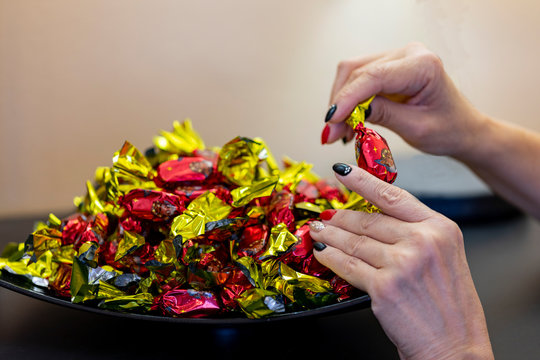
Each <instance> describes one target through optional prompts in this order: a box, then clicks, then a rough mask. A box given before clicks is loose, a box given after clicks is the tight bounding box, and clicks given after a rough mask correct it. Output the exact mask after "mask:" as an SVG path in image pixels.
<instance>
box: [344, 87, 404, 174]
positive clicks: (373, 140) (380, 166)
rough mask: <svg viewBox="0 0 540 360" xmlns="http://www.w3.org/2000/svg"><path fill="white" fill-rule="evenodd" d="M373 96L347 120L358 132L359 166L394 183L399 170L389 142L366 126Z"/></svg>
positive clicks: (357, 157)
mask: <svg viewBox="0 0 540 360" xmlns="http://www.w3.org/2000/svg"><path fill="white" fill-rule="evenodd" d="M373 98H374V97H371V98H370V99H369V100H367V101H365V102H363V103H361V104H359V105H358V106H357V107H356V108H355V109H354V110H353V112H352V113H351V115H350V116H349V117H348V118H347V120H346V121H345V122H346V123H347V124H348V125H349V126H351V127H352V128H353V129H354V131H355V132H356V141H355V155H356V162H357V163H358V166H359V167H360V168H362V169H364V170H366V171H367V172H369V173H370V174H372V175H374V176H376V177H378V178H379V179H381V180H384V181H386V182H388V183H393V182H394V180H396V177H397V170H396V166H395V164H394V159H393V157H392V152H391V151H390V148H389V147H388V143H387V142H386V140H385V139H384V138H383V137H382V136H381V135H379V134H378V133H377V132H376V131H375V130H372V129H368V128H366V127H365V126H364V123H365V119H366V117H367V116H369V114H370V113H371V105H370V104H371V101H372V100H373Z"/></svg>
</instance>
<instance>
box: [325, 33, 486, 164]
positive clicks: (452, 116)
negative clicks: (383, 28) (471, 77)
mask: <svg viewBox="0 0 540 360" xmlns="http://www.w3.org/2000/svg"><path fill="white" fill-rule="evenodd" d="M372 95H377V97H376V98H375V99H374V101H373V102H372V104H371V108H372V111H371V114H370V115H369V117H368V119H367V120H368V121H370V122H371V123H374V124H377V125H382V126H385V127H387V128H389V129H391V130H393V131H395V132H396V133H398V134H399V135H400V136H401V137H403V139H404V140H405V141H407V142H408V143H409V144H411V145H412V146H414V147H416V148H418V149H420V150H423V151H426V152H429V153H432V154H437V155H450V156H455V157H458V158H459V157H460V155H461V154H466V153H467V152H468V151H470V149H471V148H472V147H473V145H474V143H475V134H477V133H478V131H481V130H482V127H483V124H484V122H485V121H486V119H485V118H484V116H483V115H482V114H481V113H480V112H478V111H477V110H476V109H475V108H474V107H473V106H472V105H471V104H470V103H469V102H468V101H467V100H466V99H465V97H464V96H463V95H462V94H461V93H460V92H459V91H458V90H457V89H456V87H455V86H454V84H453V82H452V80H451V79H450V78H449V77H448V75H447V74H446V72H445V71H444V68H443V65H442V62H441V59H440V58H439V57H438V56H437V55H435V54H434V53H432V52H430V51H429V50H427V49H426V48H425V47H424V46H423V45H421V44H418V43H413V44H410V45H407V46H406V47H404V48H402V49H398V50H393V51H389V52H385V53H381V54H376V55H370V56H366V57H361V58H358V59H351V60H346V61H342V62H341V63H340V64H339V66H338V70H337V74H336V78H335V81H334V86H333V88H332V94H331V101H330V104H332V105H335V108H334V106H331V108H330V110H329V112H328V114H327V117H326V120H327V122H328V123H327V126H328V128H325V130H324V131H323V139H322V140H323V141H322V142H323V143H326V142H328V143H332V142H334V141H336V140H339V139H341V138H343V137H346V138H347V139H348V140H350V139H351V138H352V137H353V133H352V130H351V129H350V128H349V127H348V126H347V125H346V124H345V123H344V122H343V121H344V120H345V119H346V118H347V117H348V115H349V114H350V113H351V112H352V110H353V109H354V107H355V106H356V105H357V104H359V103H361V102H363V101H365V100H367V99H368V98H369V97H371V96H372ZM325 133H326V134H325Z"/></svg>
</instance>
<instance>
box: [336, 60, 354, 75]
mask: <svg viewBox="0 0 540 360" xmlns="http://www.w3.org/2000/svg"><path fill="white" fill-rule="evenodd" d="M353 67H354V62H353V61H352V60H349V59H347V60H342V61H340V62H339V63H338V65H337V71H338V73H341V72H350V71H351V70H352V69H353Z"/></svg>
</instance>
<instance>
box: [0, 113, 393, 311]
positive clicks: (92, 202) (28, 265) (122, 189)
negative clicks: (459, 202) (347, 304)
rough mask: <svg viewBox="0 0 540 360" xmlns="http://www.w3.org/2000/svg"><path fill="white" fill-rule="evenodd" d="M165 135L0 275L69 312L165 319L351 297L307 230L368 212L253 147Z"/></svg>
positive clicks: (98, 184)
mask: <svg viewBox="0 0 540 360" xmlns="http://www.w3.org/2000/svg"><path fill="white" fill-rule="evenodd" d="M173 127H174V130H173V131H172V132H166V131H162V132H161V133H160V135H159V136H157V137H155V138H154V145H155V147H154V148H151V149H149V150H147V151H146V152H145V153H144V154H143V153H141V152H140V151H139V150H137V148H135V147H134V146H133V145H132V144H131V143H129V142H127V141H126V142H125V143H124V144H123V146H122V147H121V149H120V150H119V151H118V152H116V153H115V154H114V156H113V163H112V166H111V167H100V168H98V169H97V170H96V176H95V181H94V182H90V181H88V182H87V183H86V188H87V192H86V194H85V196H82V197H78V198H76V199H75V204H76V206H77V212H76V213H74V214H72V215H70V216H68V217H66V218H64V219H59V218H57V217H56V216H54V215H53V214H50V215H49V219H48V221H47V222H41V223H38V224H37V225H36V227H35V229H34V232H33V233H32V234H31V235H30V236H29V237H28V239H27V240H26V241H25V242H24V243H21V244H10V245H8V247H6V249H5V250H4V251H3V252H2V254H1V255H0V270H1V271H7V272H9V273H11V274H15V275H17V276H23V277H25V278H27V279H28V280H30V281H32V282H33V283H34V284H35V285H37V286H42V287H48V288H49V289H51V290H52V291H53V292H54V293H56V294H57V295H58V296H59V297H66V298H70V299H71V301H72V302H73V303H84V304H85V305H88V306H97V307H99V308H102V309H108V310H112V311H123V312H137V313H143V314H159V315H161V316H173V317H207V316H212V317H218V316H231V314H232V315H234V316H247V317H249V318H261V317H266V316H272V315H276V314H283V313H286V312H291V311H301V310H305V309H310V308H315V307H319V306H324V305H328V304H332V303H335V302H339V301H342V300H345V299H348V298H351V297H353V296H355V294H357V293H358V291H356V290H355V289H354V288H353V287H352V286H351V285H350V284H348V283H346V282H345V281H344V280H342V279H340V278H338V277H337V276H336V275H335V274H334V273H333V272H332V271H331V270H330V269H328V268H326V267H325V266H323V265H322V264H320V263H319V262H318V261H317V260H316V259H315V257H314V255H313V242H312V239H311V237H310V232H309V223H310V222H312V221H314V220H319V219H320V217H319V215H320V213H321V212H322V211H324V210H327V209H352V210H359V211H367V212H374V211H378V209H377V208H376V207H374V206H373V205H371V204H369V203H368V202H367V201H366V200H365V199H363V198H362V197H361V196H359V195H358V194H355V193H349V192H348V191H347V190H346V189H344V188H343V187H341V186H340V185H339V184H334V183H331V182H329V181H326V180H322V179H319V177H318V176H317V175H316V174H314V173H313V172H312V171H311V168H312V165H310V164H307V163H305V162H295V161H293V160H291V159H289V158H286V159H284V169H283V170H281V169H280V168H279V167H278V166H277V163H276V161H275V159H274V157H273V156H272V153H271V152H270V151H269V149H268V147H267V146H266V144H265V143H264V141H263V140H262V139H259V138H256V139H248V138H243V137H236V138H234V139H233V140H231V141H230V142H228V143H227V144H225V145H224V146H223V148H221V149H217V148H207V147H206V146H205V144H204V143H203V141H202V139H201V138H200V136H199V135H198V134H197V133H196V132H195V131H194V130H193V127H192V126H191V122H190V121H185V122H183V123H179V122H175V123H174V125H173ZM362 131H364V130H362ZM366 134H367V135H369V136H372V135H373V134H371V135H370V134H368V132H367V130H366V133H365V136H367V135H366ZM366 139H367V140H366V143H370V144H371V142H370V141H371V140H369V138H368V137H366ZM368 140H369V141H368ZM377 146H379V145H377ZM368 150H369V149H368ZM369 151H371V150H369ZM369 151H367V150H366V153H369ZM375 164H376V165H380V164H379V163H377V162H375ZM383 165H384V164H383ZM370 166H371V165H370Z"/></svg>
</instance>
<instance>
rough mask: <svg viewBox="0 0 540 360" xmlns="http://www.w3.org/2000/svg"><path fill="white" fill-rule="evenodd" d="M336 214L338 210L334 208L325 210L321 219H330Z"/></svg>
mask: <svg viewBox="0 0 540 360" xmlns="http://www.w3.org/2000/svg"><path fill="white" fill-rule="evenodd" d="M335 214H336V210H333V209H329V210H324V211H323V212H322V213H321V219H322V220H330V219H331V218H333V217H334V215H335Z"/></svg>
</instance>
